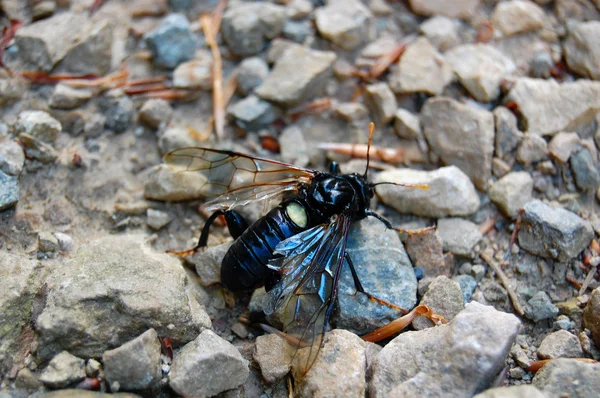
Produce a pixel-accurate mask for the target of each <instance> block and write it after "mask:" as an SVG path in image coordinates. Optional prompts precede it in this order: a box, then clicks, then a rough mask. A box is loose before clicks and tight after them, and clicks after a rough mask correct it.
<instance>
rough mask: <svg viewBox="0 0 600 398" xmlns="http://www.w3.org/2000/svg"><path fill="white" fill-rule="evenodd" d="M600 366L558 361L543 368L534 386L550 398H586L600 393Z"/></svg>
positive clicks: (535, 377) (569, 360)
mask: <svg viewBox="0 0 600 398" xmlns="http://www.w3.org/2000/svg"><path fill="white" fill-rule="evenodd" d="M599 374H600V364H598V363H584V362H580V361H577V360H575V359H557V360H554V361H551V362H550V363H548V364H546V365H545V366H544V367H542V368H541V369H540V370H539V371H538V372H537V373H536V374H535V376H534V378H533V380H532V382H531V383H532V385H534V386H535V387H537V388H538V389H539V390H540V391H542V392H543V393H544V394H545V395H546V396H548V397H552V398H554V397H565V396H568V397H570V398H585V397H593V396H594V395H596V394H597V393H598V391H600V377H598V375H599Z"/></svg>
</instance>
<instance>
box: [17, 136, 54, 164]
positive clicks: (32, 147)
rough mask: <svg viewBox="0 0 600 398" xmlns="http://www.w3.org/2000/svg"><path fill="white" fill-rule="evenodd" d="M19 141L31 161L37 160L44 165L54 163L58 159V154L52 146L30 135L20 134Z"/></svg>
mask: <svg viewBox="0 0 600 398" xmlns="http://www.w3.org/2000/svg"><path fill="white" fill-rule="evenodd" d="M19 140H20V141H21V143H22V144H23V146H25V155H26V156H27V158H29V159H35V160H38V161H40V162H42V163H52V162H54V161H55V160H56V158H57V157H58V153H57V152H56V150H54V148H53V147H52V146H50V145H48V144H46V143H44V142H42V141H41V140H39V139H37V138H35V137H33V136H31V135H29V134H26V133H21V134H19Z"/></svg>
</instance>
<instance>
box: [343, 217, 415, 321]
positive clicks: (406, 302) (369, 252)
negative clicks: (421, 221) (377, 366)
mask: <svg viewBox="0 0 600 398" xmlns="http://www.w3.org/2000/svg"><path fill="white" fill-rule="evenodd" d="M346 253H348V255H349V256H350V258H351V260H352V263H353V264H354V268H355V270H356V273H357V275H358V277H359V279H360V281H361V283H362V285H363V287H364V288H365V290H366V291H367V292H368V293H370V294H372V295H374V296H376V297H379V298H381V299H383V300H386V301H388V302H390V303H393V304H395V305H397V306H399V307H400V308H403V309H407V310H409V309H411V308H413V307H414V306H415V304H416V302H417V279H416V278H415V273H414V270H413V268H412V264H411V262H410V259H409V258H408V255H407V254H406V251H405V250H404V246H403V245H402V242H401V241H400V238H399V237H398V233H397V232H395V231H392V230H388V229H386V227H385V226H384V225H383V224H382V223H381V222H379V221H378V220H375V219H365V220H362V221H360V222H358V223H354V224H353V225H352V226H351V230H350V236H349V238H348V243H347V245H346ZM399 315H400V314H399V313H398V312H397V311H394V310H393V309H391V308H388V307H386V306H384V305H381V304H378V303H374V302H371V301H370V300H369V298H368V297H367V296H365V295H364V294H361V293H357V292H356V288H355V286H354V281H353V279H352V273H351V272H350V269H349V267H347V266H346V264H344V268H343V269H342V275H341V279H340V283H339V296H338V306H337V311H336V314H335V319H334V321H335V325H336V326H337V327H339V328H343V329H350V330H353V331H355V332H357V333H366V332H369V331H371V330H373V329H375V328H378V327H381V326H383V325H385V324H387V323H389V322H391V321H392V320H394V319H396V318H397V317H398V316H399Z"/></svg>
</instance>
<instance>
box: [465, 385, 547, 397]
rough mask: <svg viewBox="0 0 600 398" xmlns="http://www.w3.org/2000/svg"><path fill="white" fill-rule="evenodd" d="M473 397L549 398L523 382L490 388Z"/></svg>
mask: <svg viewBox="0 0 600 398" xmlns="http://www.w3.org/2000/svg"><path fill="white" fill-rule="evenodd" d="M473 398H547V396H546V395H544V393H542V392H541V391H540V390H538V389H537V388H535V387H534V386H532V385H530V384H522V385H520V386H516V385H515V386H510V387H495V388H490V389H489V390H485V391H484V392H482V393H480V394H477V395H475V397H473Z"/></svg>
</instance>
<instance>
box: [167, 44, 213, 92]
mask: <svg viewBox="0 0 600 398" xmlns="http://www.w3.org/2000/svg"><path fill="white" fill-rule="evenodd" d="M212 68H213V59H212V55H211V54H210V53H209V52H208V51H204V50H202V51H198V52H197V53H196V58H195V59H192V60H191V61H187V62H182V63H180V64H179V65H178V66H177V68H175V70H174V71H173V86H174V87H177V88H185V89H200V90H210V89H212V85H213V70H212Z"/></svg>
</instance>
